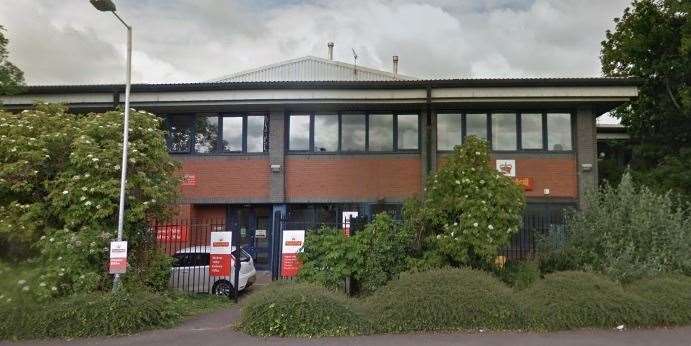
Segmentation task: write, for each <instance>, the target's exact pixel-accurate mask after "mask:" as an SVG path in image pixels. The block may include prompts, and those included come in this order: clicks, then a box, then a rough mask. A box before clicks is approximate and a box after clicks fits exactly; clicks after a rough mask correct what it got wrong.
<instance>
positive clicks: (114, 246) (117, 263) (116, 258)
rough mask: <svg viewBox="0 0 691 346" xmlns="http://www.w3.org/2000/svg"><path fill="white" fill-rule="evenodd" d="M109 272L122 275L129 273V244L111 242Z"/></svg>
mask: <svg viewBox="0 0 691 346" xmlns="http://www.w3.org/2000/svg"><path fill="white" fill-rule="evenodd" d="M108 271H109V272H110V273H111V274H122V273H124V272H126V271H127V242H126V241H111V242H110V263H109V265H108Z"/></svg>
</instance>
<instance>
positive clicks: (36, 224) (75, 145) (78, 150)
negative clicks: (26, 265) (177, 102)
mask: <svg viewBox="0 0 691 346" xmlns="http://www.w3.org/2000/svg"><path fill="white" fill-rule="evenodd" d="M122 116H123V115H122V112H121V111H111V112H106V113H101V114H95V113H94V114H88V115H86V116H81V115H80V116H77V115H74V114H69V113H67V112H66V108H65V107H63V106H60V105H47V104H40V105H37V106H36V109H35V110H29V111H25V112H22V113H20V114H12V113H9V112H5V111H0V123H1V124H7V125H6V126H2V127H0V259H2V258H3V257H4V256H6V257H7V258H13V259H26V258H27V257H29V258H31V257H34V260H36V261H37V262H39V263H41V265H40V268H41V271H42V272H41V273H40V275H44V278H43V279H41V280H35V282H36V286H33V287H32V289H31V290H30V291H29V292H30V294H37V295H44V294H46V295H49V296H55V295H63V294H70V293H72V292H75V291H88V290H93V289H97V288H102V287H103V288H107V287H104V285H107V282H108V281H109V280H108V277H107V275H106V274H105V270H106V266H105V260H106V257H105V256H106V255H107V253H104V251H101V249H102V248H107V247H108V243H109V241H110V240H111V239H112V237H107V238H104V237H103V236H102V235H103V234H110V235H111V236H112V232H113V230H115V226H116V219H117V210H118V200H119V184H120V166H119V163H120V160H121V154H122V152H121V148H122V147H121V146H119V145H118V144H120V142H121V141H122ZM130 126H131V131H130V135H129V143H130V148H131V149H132V150H133V151H132V153H136V154H137V155H138V158H137V160H136V162H130V164H129V170H128V177H127V191H126V193H127V195H128V197H129V199H128V205H127V214H126V220H125V222H126V224H125V237H126V238H127V239H128V240H129V241H130V244H129V245H130V248H131V249H132V251H131V253H136V249H137V241H138V239H142V238H143V237H145V236H146V234H143V233H144V232H141V230H142V229H148V228H147V227H144V225H145V224H146V222H145V221H146V219H147V218H165V217H166V216H167V215H170V213H171V212H172V206H173V205H174V201H175V200H176V198H177V194H178V191H179V178H178V177H177V175H176V171H177V169H178V164H177V163H176V161H174V160H173V159H172V158H171V157H170V155H168V151H167V149H166V145H165V137H164V131H163V129H162V126H161V119H159V118H157V117H156V116H155V115H153V114H151V113H148V112H132V114H131V115H130ZM148 129H151V131H149V130H148ZM12 148H16V150H15V151H12V150H11V149H12ZM152 200H158V201H160V203H152V202H151V201H152ZM145 202H146V203H145ZM142 243H143V241H142ZM82 244H89V245H90V246H88V247H87V246H84V245H82ZM58 258H60V259H61V260H59V261H58V260H57V259H58ZM57 265H60V267H62V268H64V270H60V268H58V267H55V266H57ZM82 275H84V276H83V277H82ZM30 282H33V280H30ZM39 282H43V283H45V286H39V285H38V283H39ZM34 287H35V289H34ZM35 292H39V293H35Z"/></svg>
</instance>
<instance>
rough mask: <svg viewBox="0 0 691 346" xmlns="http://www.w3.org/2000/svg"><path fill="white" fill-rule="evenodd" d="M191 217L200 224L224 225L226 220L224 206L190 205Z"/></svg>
mask: <svg viewBox="0 0 691 346" xmlns="http://www.w3.org/2000/svg"><path fill="white" fill-rule="evenodd" d="M191 217H192V219H194V220H197V221H200V222H207V221H208V222H210V223H224V222H225V219H226V206H225V205H205V204H196V205H192V211H191Z"/></svg>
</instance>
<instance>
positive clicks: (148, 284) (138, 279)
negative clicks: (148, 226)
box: [123, 247, 173, 292]
mask: <svg viewBox="0 0 691 346" xmlns="http://www.w3.org/2000/svg"><path fill="white" fill-rule="evenodd" d="M137 250H138V251H139V253H138V254H134V255H133V256H132V263H128V264H127V273H125V274H124V275H123V280H124V283H125V285H126V286H133V289H136V288H145V289H147V290H150V291H153V292H163V291H165V290H167V289H168V281H169V279H170V268H171V265H172V262H173V258H172V257H171V256H169V255H167V254H166V253H164V252H163V251H161V250H160V249H158V248H156V247H140V249H137Z"/></svg>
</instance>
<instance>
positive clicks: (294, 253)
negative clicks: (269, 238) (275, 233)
mask: <svg viewBox="0 0 691 346" xmlns="http://www.w3.org/2000/svg"><path fill="white" fill-rule="evenodd" d="M304 243H305V231H304V230H295V231H287V230H286V231H283V245H282V246H281V276H282V277H284V278H292V277H294V276H295V275H297V274H298V271H300V267H301V266H302V263H300V260H299V259H298V252H299V251H300V249H301V248H302V245H304Z"/></svg>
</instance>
